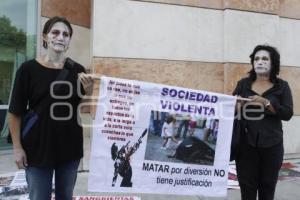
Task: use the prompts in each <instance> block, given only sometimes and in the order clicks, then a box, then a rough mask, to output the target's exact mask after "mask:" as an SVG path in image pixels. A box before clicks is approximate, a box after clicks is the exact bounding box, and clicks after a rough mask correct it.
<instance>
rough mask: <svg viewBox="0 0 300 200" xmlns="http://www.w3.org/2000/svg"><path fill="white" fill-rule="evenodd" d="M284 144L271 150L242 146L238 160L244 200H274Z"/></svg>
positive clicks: (239, 178) (270, 148) (237, 164)
mask: <svg viewBox="0 0 300 200" xmlns="http://www.w3.org/2000/svg"><path fill="white" fill-rule="evenodd" d="M283 153H284V150H283V143H282V142H281V143H280V144H277V145H275V146H272V147H269V148H256V147H252V146H250V145H248V144H242V145H241V149H240V153H239V156H238V158H237V160H236V166H237V175H238V180H239V184H240V188H241V195H242V200H256V196H257V192H258V199H259V200H273V199H274V193H275V188H276V183H277V179H278V173H279V170H280V168H281V165H282V160H283Z"/></svg>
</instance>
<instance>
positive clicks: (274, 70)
mask: <svg viewBox="0 0 300 200" xmlns="http://www.w3.org/2000/svg"><path fill="white" fill-rule="evenodd" d="M260 50H265V51H267V52H269V54H270V58H271V72H270V81H271V82H272V83H274V82H275V81H276V79H277V75H279V72H280V54H279V52H278V50H277V49H276V48H275V47H272V46H269V45H257V46H256V47H255V48H254V50H253V52H252V53H251V55H250V59H251V65H252V69H251V70H250V71H249V72H248V74H249V78H250V79H251V80H252V81H255V80H256V73H255V71H254V65H253V63H254V57H255V54H256V53H257V52H258V51H260Z"/></svg>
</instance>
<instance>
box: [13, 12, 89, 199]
mask: <svg viewBox="0 0 300 200" xmlns="http://www.w3.org/2000/svg"><path fill="white" fill-rule="evenodd" d="M72 34H73V29H72V27H71V24H70V23H69V21H68V20H67V19H65V18H63V17H53V18H50V19H49V20H48V21H47V22H46V23H45V25H44V28H43V47H44V48H45V50H46V55H44V56H42V57H39V58H36V59H32V60H29V61H26V62H24V63H23V64H22V65H21V66H20V68H19V69H18V71H17V74H16V79H15V83H14V88H13V92H12V96H11V101H10V106H9V113H8V119H9V128H10V131H11V135H12V140H13V148H14V159H15V162H16V164H17V166H18V168H20V169H23V168H25V171H26V181H27V183H28V189H29V198H30V199H31V200H50V199H51V192H52V177H53V176H55V199H56V200H71V199H72V195H73V188H74V186H75V182H76V177H77V169H78V165H79V161H80V159H81V158H82V156H83V136H82V127H81V126H80V124H79V123H78V115H77V108H78V106H79V104H80V101H81V99H82V98H81V97H82V96H81V95H80V93H79V92H78V91H81V93H82V94H86V95H89V94H90V93H91V91H92V84H93V79H92V76H91V75H88V74H85V69H84V67H83V66H81V65H80V64H79V63H76V62H75V61H72V60H71V59H69V58H66V51H67V50H68V48H69V43H70V41H71V37H72ZM62 74H65V76H64V78H61V79H59V78H58V77H63V76H62ZM58 80H59V81H58ZM62 81H63V82H62ZM79 83H80V84H79ZM54 85H60V87H59V86H55V87H56V88H59V89H57V90H55V87H54ZM53 88H54V89H53ZM27 108H29V109H30V110H33V112H29V113H36V114H38V117H37V120H36V122H35V123H33V125H32V127H31V128H30V129H29V131H27V133H26V134H25V131H22V130H21V119H24V116H25V115H26V116H28V112H26V110H27ZM26 113H27V114H26ZM27 124H29V121H28V123H27ZM23 130H24V129H23ZM53 172H55V175H54V173H53Z"/></svg>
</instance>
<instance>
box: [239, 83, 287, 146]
mask: <svg viewBox="0 0 300 200" xmlns="http://www.w3.org/2000/svg"><path fill="white" fill-rule="evenodd" d="M251 86H252V81H251V80H250V79H249V78H244V79H241V80H240V81H239V82H238V83H237V86H236V88H235V90H234V91H233V95H240V96H242V97H245V98H248V97H249V96H253V95H258V94H257V93H256V92H255V91H253V90H252V89H251ZM261 96H262V97H263V98H266V99H268V100H269V101H270V102H271V105H272V106H273V107H274V109H275V111H276V113H272V112H271V111H269V110H268V109H266V108H263V109H261V110H260V111H258V110H257V106H253V105H248V106H247V104H246V105H245V107H243V109H244V111H245V109H247V112H244V113H246V114H244V115H243V118H244V119H245V122H246V123H245V124H246V130H247V131H246V133H245V134H246V140H247V143H248V144H249V145H251V146H254V147H271V146H273V145H276V144H278V143H280V142H282V140H283V131H282V123H281V120H285V121H288V120H290V119H291V117H292V116H293V99H292V93H291V89H290V87H289V85H288V83H287V82H286V81H284V80H282V79H279V78H277V79H276V81H275V83H274V85H273V87H272V88H270V89H268V90H267V91H265V92H264V93H263V94H262V95H261ZM252 109H256V111H254V110H252ZM251 110H252V111H251ZM257 117H260V119H258V118H257ZM255 118H257V119H255Z"/></svg>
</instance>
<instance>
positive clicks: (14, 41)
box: [0, 0, 37, 147]
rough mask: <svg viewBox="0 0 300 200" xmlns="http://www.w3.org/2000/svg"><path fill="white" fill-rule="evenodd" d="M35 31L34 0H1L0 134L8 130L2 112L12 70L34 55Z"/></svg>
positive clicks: (35, 14) (8, 91) (11, 79)
mask: <svg viewBox="0 0 300 200" xmlns="http://www.w3.org/2000/svg"><path fill="white" fill-rule="evenodd" d="M36 32H37V0H1V1H0V52H1V53H0V131H2V133H1V135H2V137H3V136H4V135H7V133H8V131H7V124H6V122H5V115H6V111H7V107H8V102H9V96H10V92H11V88H12V84H13V80H14V76H15V72H16V69H17V68H18V67H19V66H20V64H21V63H22V62H24V61H25V60H28V59H32V58H34V57H35V55H36V41H37V37H36ZM4 132H5V133H4ZM0 147H1V144H0Z"/></svg>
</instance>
